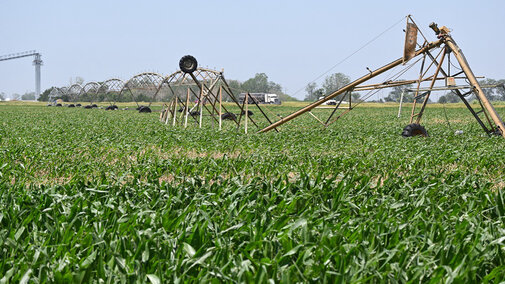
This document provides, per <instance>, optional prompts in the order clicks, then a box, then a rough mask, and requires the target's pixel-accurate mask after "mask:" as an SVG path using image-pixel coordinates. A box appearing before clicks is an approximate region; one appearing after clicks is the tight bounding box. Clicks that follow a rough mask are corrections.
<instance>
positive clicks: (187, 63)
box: [179, 55, 198, 73]
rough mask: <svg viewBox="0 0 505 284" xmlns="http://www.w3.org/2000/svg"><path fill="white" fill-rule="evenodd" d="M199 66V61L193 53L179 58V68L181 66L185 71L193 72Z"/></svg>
mask: <svg viewBox="0 0 505 284" xmlns="http://www.w3.org/2000/svg"><path fill="white" fill-rule="evenodd" d="M197 67H198V62H197V61H196V58H194V57H193V56H191V55H184V56H183V57H182V58H181V60H179V68H181V70H182V72H184V73H193V72H194V71H195V70H196V68H197Z"/></svg>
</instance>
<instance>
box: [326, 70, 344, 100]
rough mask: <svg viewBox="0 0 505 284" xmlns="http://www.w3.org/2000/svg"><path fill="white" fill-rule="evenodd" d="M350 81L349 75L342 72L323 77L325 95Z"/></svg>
mask: <svg viewBox="0 0 505 284" xmlns="http://www.w3.org/2000/svg"><path fill="white" fill-rule="evenodd" d="M350 82H351V79H350V78H349V76H347V75H345V74H344V73H334V74H331V75H329V76H327V77H326V78H325V79H324V83H323V89H324V93H325V94H326V95H328V94H331V93H333V92H335V91H336V90H338V89H340V88H342V87H344V86H345V85H348V84H349V83H350Z"/></svg>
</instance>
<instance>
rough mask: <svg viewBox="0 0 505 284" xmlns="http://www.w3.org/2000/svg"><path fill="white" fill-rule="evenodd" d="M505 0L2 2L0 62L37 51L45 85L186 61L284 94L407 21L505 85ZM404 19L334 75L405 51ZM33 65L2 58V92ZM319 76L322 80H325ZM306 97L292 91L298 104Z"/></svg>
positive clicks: (21, 81)
mask: <svg viewBox="0 0 505 284" xmlns="http://www.w3.org/2000/svg"><path fill="white" fill-rule="evenodd" d="M504 13H505V1H503V0H490V1H486V0H481V1H469V0H460V1H439V0H437V1H434V0H427V1H385V0H383V1H356V0H355V1H315V0H314V1H293V0H291V1H273V0H270V1H263V0H261V1H239V0H235V1H220V0H214V1H134V2H133V1H95V0H87V1H68V0H67V1H5V0H0V42H1V44H0V55H4V54H10V53H16V52H22V51H26V50H32V49H35V50H37V51H39V52H40V53H41V54H42V60H43V61H44V66H42V90H45V89H46V88H49V87H51V86H64V85H68V84H69V82H70V80H71V78H75V77H76V76H80V77H82V78H84V79H85V81H103V80H106V79H108V78H112V77H119V78H121V79H125V80H126V79H128V78H130V77H131V76H133V75H135V74H137V73H140V72H145V71H155V72H158V73H161V74H163V75H168V74H170V73H172V72H174V71H176V70H177V68H178V62H179V59H180V57H181V56H183V55H185V54H191V55H193V56H195V57H196V58H197V60H198V62H199V65H200V66H203V67H209V68H215V69H218V70H220V69H221V68H224V71H225V72H224V74H225V76H226V77H227V78H229V79H238V80H241V81H244V80H246V79H248V78H250V77H252V76H254V74H255V73H260V72H264V73H266V74H267V75H268V76H269V79H270V80H272V81H275V82H277V83H279V84H281V85H282V86H283V87H284V89H285V91H286V92H287V93H288V94H291V95H293V94H294V93H295V92H296V91H298V90H300V89H303V88H304V86H305V85H306V84H307V83H308V82H310V81H312V80H313V79H315V78H317V77H318V76H319V75H321V74H322V73H324V72H325V71H327V70H328V69H329V68H331V67H332V66H334V65H335V64H337V63H338V62H340V61H341V60H342V59H344V58H346V57H347V56H348V55H350V54H352V53H353V52H355V51H356V50H358V49H359V48H360V47H362V46H363V45H364V44H365V43H367V42H368V41H370V40H371V39H372V38H374V37H376V36H377V35H379V34H380V33H382V32H383V31H385V30H387V29H388V28H390V27H391V26H393V25H394V24H395V23H397V22H399V21H400V20H401V19H402V18H403V17H404V16H406V15H407V14H412V15H413V17H414V20H415V21H416V22H417V24H418V25H419V26H420V27H421V29H422V30H423V32H424V33H425V34H426V35H427V36H428V38H429V39H430V40H435V36H434V35H433V32H432V31H431V30H430V29H429V28H428V25H429V23H430V22H432V21H435V22H437V23H438V24H439V26H443V25H446V26H448V27H449V28H451V29H452V30H453V32H452V35H453V37H454V38H455V40H456V41H457V42H458V44H459V45H460V47H461V48H462V49H463V51H464V53H465V55H466V57H467V59H468V61H469V63H470V65H471V66H472V68H473V69H474V72H475V73H476V74H477V75H483V76H486V77H488V78H494V79H502V78H505V71H504V70H505V55H503V51H504V50H505V39H504V36H503V34H504V31H503V29H504V28H505V14H504ZM404 27H405V23H404V22H401V23H400V24H398V25H396V26H394V27H393V28H392V29H390V30H389V31H388V32H387V33H385V34H384V35H383V36H381V37H380V38H379V39H377V40H376V41H374V42H373V43H372V44H370V45H368V46H367V47H366V48H364V49H363V50H361V51H360V52H358V53H357V54H356V55H354V56H353V57H351V58H350V59H349V60H347V61H346V62H344V63H342V64H340V65H338V66H337V67H336V68H335V69H334V70H332V72H342V73H345V74H347V75H348V76H350V77H351V78H352V79H355V78H357V77H359V76H361V75H364V74H365V73H366V72H367V71H366V67H370V68H372V69H374V68H377V67H380V66H382V65H384V64H387V63H389V62H391V61H392V60H395V59H397V58H399V57H401V56H402V52H403V41H404V33H403V31H402V30H403V29H404ZM32 60H33V58H31V57H29V58H24V59H16V60H10V61H2V62H0V92H5V93H7V94H8V95H10V94H12V93H19V94H23V93H25V92H26V91H33V90H34V81H35V79H34V67H33V66H32ZM321 81H322V79H320V80H318V81H317V82H318V83H321ZM304 96H305V93H304V91H303V90H302V91H300V92H298V93H296V97H298V98H303V97H304Z"/></svg>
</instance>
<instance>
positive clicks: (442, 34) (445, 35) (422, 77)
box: [259, 16, 505, 137]
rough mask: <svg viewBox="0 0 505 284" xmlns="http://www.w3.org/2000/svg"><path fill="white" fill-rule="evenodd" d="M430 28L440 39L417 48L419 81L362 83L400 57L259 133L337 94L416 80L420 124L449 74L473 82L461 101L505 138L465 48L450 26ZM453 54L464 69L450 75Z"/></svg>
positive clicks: (504, 128) (490, 130)
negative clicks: (471, 98)
mask: <svg viewBox="0 0 505 284" xmlns="http://www.w3.org/2000/svg"><path fill="white" fill-rule="evenodd" d="M408 18H409V19H410V16H409V17H408ZM430 27H431V28H432V29H433V30H434V31H435V33H436V35H437V37H438V40H437V41H434V42H427V41H425V42H424V44H423V46H421V47H420V48H419V49H418V50H416V51H415V53H414V56H413V57H412V58H415V57H418V56H423V59H422V60H423V61H422V65H421V71H420V73H419V78H418V79H417V80H408V81H398V82H385V83H382V84H373V85H361V84H362V83H364V82H367V81H368V80H370V79H372V78H374V77H376V76H378V75H380V74H382V73H384V72H386V71H388V70H390V69H392V68H394V67H397V66H399V65H400V64H402V63H404V57H402V58H399V59H397V60H395V61H393V62H391V63H389V64H387V65H385V66H383V67H380V68H378V69H376V70H374V71H370V73H369V74H366V75H365V76H363V77H361V78H359V79H357V80H355V81H353V82H351V83H350V84H348V85H346V86H344V87H342V88H340V89H338V90H336V91H335V92H333V93H331V94H329V95H327V96H326V97H324V98H323V99H320V100H318V101H316V102H314V103H312V104H310V105H308V106H306V107H303V108H301V109H300V110H298V111H296V112H294V113H292V114H290V115H288V116H286V117H284V118H282V119H280V120H279V121H277V122H274V123H272V124H270V125H269V126H267V127H265V128H263V129H261V130H260V131H259V133H264V132H268V131H270V130H272V129H274V128H276V127H278V126H280V125H283V124H284V123H286V122H288V121H290V120H292V119H294V118H296V117H298V116H300V115H302V114H304V113H306V112H310V111H311V110H312V109H314V108H315V107H317V106H319V105H321V104H323V103H324V102H326V101H328V100H330V99H333V98H335V97H337V96H338V95H341V94H344V93H346V92H351V91H352V90H373V89H380V88H388V87H393V86H400V85H406V84H412V83H417V88H416V92H415V100H414V103H413V106H412V112H411V117H410V123H412V122H413V121H414V118H415V119H416V120H415V123H418V124H419V123H420V121H421V118H422V116H423V113H424V110H425V108H426V104H427V102H428V99H429V96H430V94H431V92H432V90H434V89H435V88H436V87H435V82H436V81H438V80H444V79H447V78H448V77H454V78H464V79H466V80H468V81H469V83H470V85H471V89H470V91H469V92H467V93H461V91H460V90H459V89H455V90H454V92H455V93H456V94H457V95H458V96H459V97H460V98H461V100H462V101H463V103H464V104H465V106H466V107H467V108H468V109H469V110H470V112H471V113H472V115H473V116H474V117H475V119H476V120H477V122H478V123H479V125H481V127H482V128H483V129H484V131H485V132H486V133H488V134H492V133H495V134H499V135H501V136H503V137H505V126H504V124H503V121H502V119H501V118H500V116H499V115H498V113H497V112H496V110H495V109H494V107H493V106H492V104H491V103H490V102H489V100H488V99H487V97H486V96H485V93H484V91H483V90H482V87H481V86H480V84H479V82H478V81H477V78H476V77H475V75H474V74H473V72H472V70H471V68H470V66H469V64H468V62H467V60H466V58H465V57H464V55H463V52H462V51H461V49H460V48H459V47H458V45H457V44H456V42H455V41H454V39H453V38H452V37H451V35H450V34H449V29H447V28H446V27H443V28H440V29H439V28H438V27H437V25H436V24H434V23H432V24H431V25H430ZM423 37H424V35H423ZM440 46H442V50H441V52H440V53H439V54H438V55H437V56H433V55H432V53H431V51H432V50H434V49H435V48H438V47H440ZM450 54H453V56H454V57H455V58H456V59H457V61H458V63H459V65H460V67H461V69H462V71H461V72H459V73H457V74H454V75H452V76H450V74H449V73H447V72H446V71H445V70H444V69H443V68H442V65H443V63H444V59H445V58H446V57H449V56H450ZM412 58H411V59H412ZM427 58H428V59H429V60H431V64H429V66H428V67H427V68H426V70H425V69H424V68H425V63H426V59H427ZM411 59H410V60H411ZM433 66H434V67H435V72H434V74H433V75H431V76H426V74H427V73H428V70H429V69H430V68H431V67H433ZM439 74H441V75H442V77H439ZM457 76H461V77H457ZM423 82H429V83H430V86H429V88H428V91H426V92H424V93H421V94H420V93H419V92H420V90H421V83H423ZM472 93H473V94H475V95H476V97H477V100H478V102H479V105H480V106H481V110H479V111H475V110H474V109H473V108H472V106H471V105H470V104H469V103H468V101H467V100H466V98H465V97H466V96H468V95H470V94H472ZM418 99H423V102H422V104H421V108H420V110H419V112H416V109H417V100H418ZM352 109H353V108H350V109H348V110H347V111H345V112H344V113H342V114H341V115H339V116H338V117H337V118H336V119H338V118H340V117H341V116H342V115H344V114H346V113H348V112H349V111H351V110H352ZM333 113H334V112H333ZM333 113H332V114H331V116H332V115H333ZM480 113H484V116H485V120H486V122H487V124H488V126H486V124H485V123H484V122H483V119H481V118H480V117H479V114H480ZM331 116H330V118H328V120H327V121H326V123H325V126H328V125H329V124H331V123H333V122H335V121H336V119H334V120H333V121H330V119H331Z"/></svg>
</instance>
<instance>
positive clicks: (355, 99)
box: [351, 93, 361, 101]
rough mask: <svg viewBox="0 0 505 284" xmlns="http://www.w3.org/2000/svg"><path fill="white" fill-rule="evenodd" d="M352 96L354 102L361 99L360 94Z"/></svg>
mask: <svg viewBox="0 0 505 284" xmlns="http://www.w3.org/2000/svg"><path fill="white" fill-rule="evenodd" d="M351 96H352V100H353V101H358V100H359V99H360V98H361V95H360V94H359V93H352V94H351Z"/></svg>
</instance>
